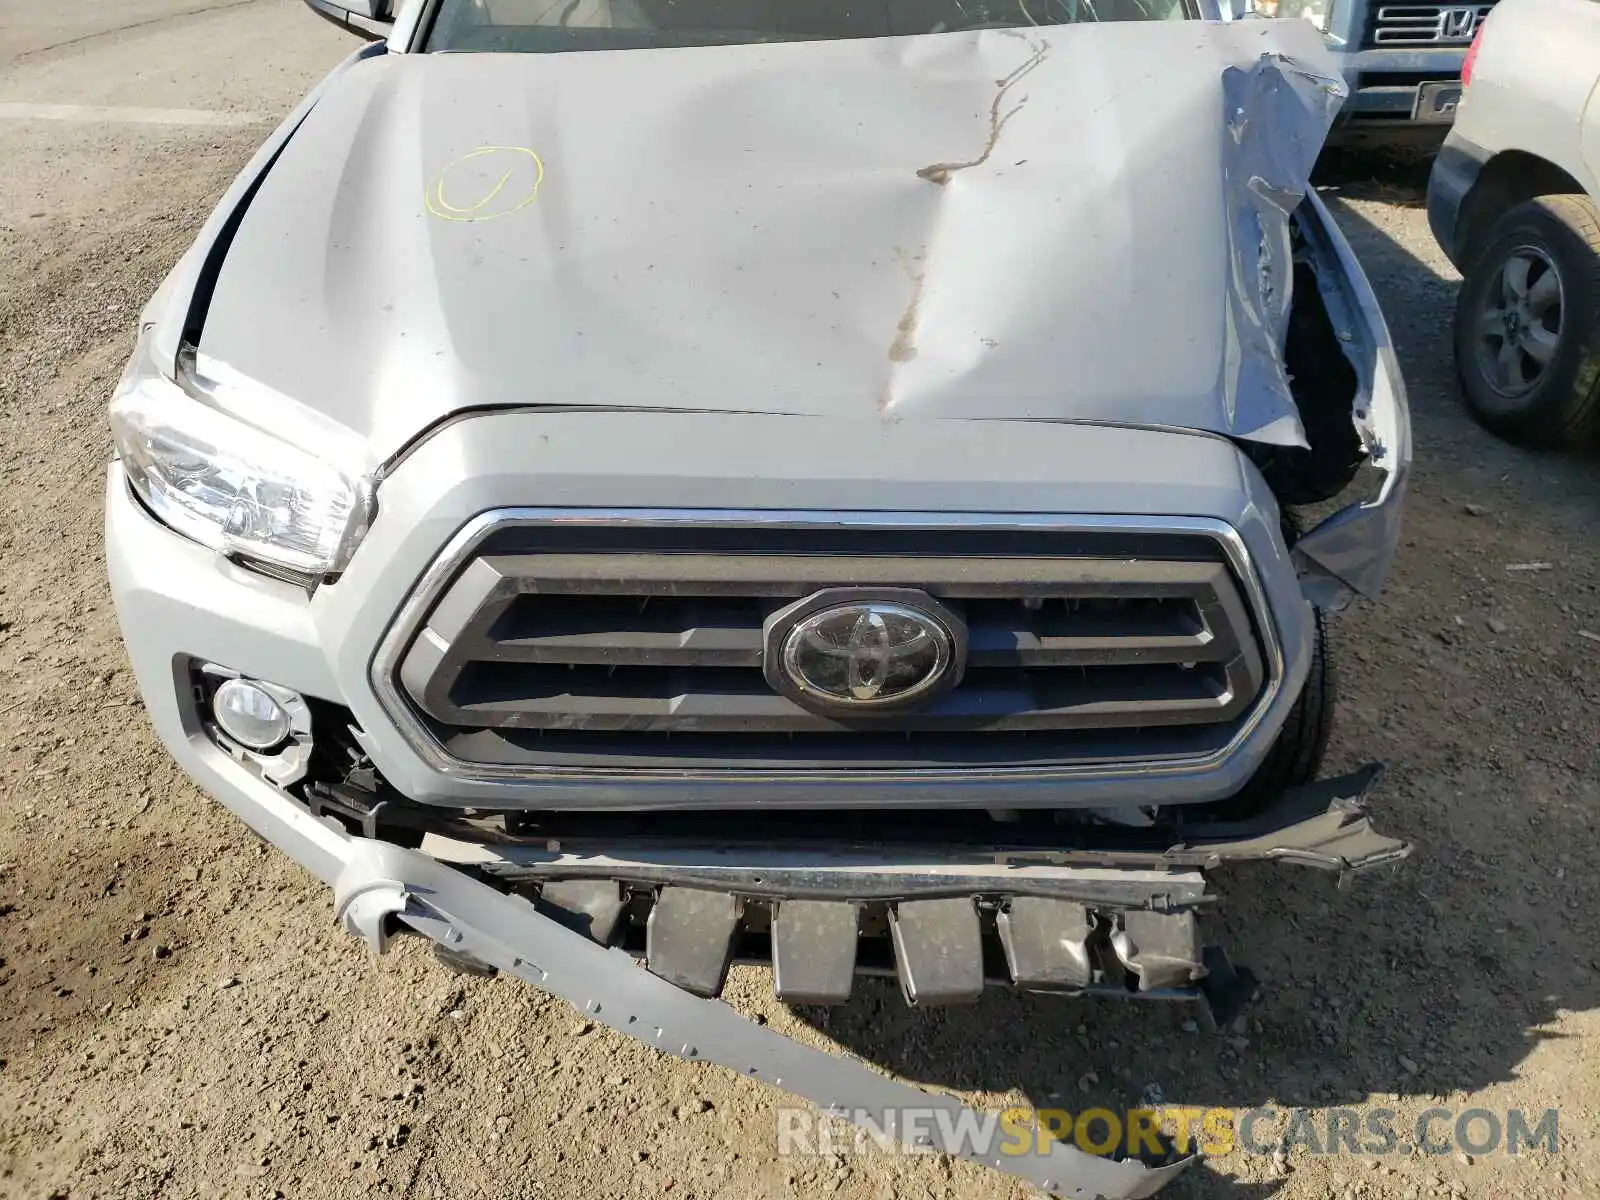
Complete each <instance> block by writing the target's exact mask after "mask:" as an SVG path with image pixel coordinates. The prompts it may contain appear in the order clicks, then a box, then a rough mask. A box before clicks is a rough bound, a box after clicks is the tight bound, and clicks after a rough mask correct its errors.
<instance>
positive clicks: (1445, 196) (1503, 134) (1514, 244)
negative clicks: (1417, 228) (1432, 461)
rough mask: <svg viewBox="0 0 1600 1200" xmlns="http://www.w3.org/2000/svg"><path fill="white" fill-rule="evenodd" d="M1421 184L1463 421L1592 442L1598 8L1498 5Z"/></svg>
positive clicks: (1570, 2)
mask: <svg viewBox="0 0 1600 1200" xmlns="http://www.w3.org/2000/svg"><path fill="white" fill-rule="evenodd" d="M1463 79H1464V80H1465V82H1466V85H1467V86H1466V93H1465V97H1464V99H1463V100H1462V103H1461V107H1460V110H1459V111H1458V113H1457V115H1456V123H1455V128H1454V129H1453V130H1452V131H1451V133H1450V136H1449V139H1448V140H1447V141H1446V142H1445V145H1444V147H1443V149H1442V150H1441V151H1440V153H1439V158H1438V160H1437V162H1436V163H1435V165H1434V168H1433V177H1432V179H1431V180H1430V182H1429V186H1428V219H1429V222H1430V224H1431V225H1432V226H1433V233H1434V236H1435V237H1436V238H1438V240H1439V244H1440V246H1442V247H1443V248H1444V251H1445V253H1446V254H1448V255H1449V256H1450V258H1451V260H1452V261H1453V262H1454V263H1455V264H1456V266H1457V267H1458V268H1459V269H1460V270H1461V273H1462V275H1463V276H1464V281H1463V283H1462V286H1461V294H1460V299H1459V301H1458V302H1457V307H1456V321H1455V355H1456V366H1457V370H1458V371H1459V373H1460V376H1461V388H1462V392H1463V394H1464V395H1465V397H1466V402H1467V407H1468V408H1470V409H1471V410H1472V414H1473V416H1475V417H1476V418H1477V419H1478V420H1479V421H1480V422H1481V423H1482V424H1483V425H1484V426H1485V427H1487V428H1488V429H1490V430H1492V431H1493V432H1495V433H1497V434H1500V435H1501V436H1502V437H1506V438H1509V439H1512V440H1514V441H1519V442H1523V443H1526V444H1529V445H1542V446H1554V445H1574V444H1580V443H1585V442H1591V441H1594V440H1595V439H1596V437H1597V435H1600V207H1597V206H1596V198H1597V197H1600V184H1597V179H1600V176H1597V172H1596V164H1597V163H1600V96H1597V95H1596V84H1597V82H1600V0H1503V3H1501V4H1500V5H1498V6H1497V7H1496V8H1495V10H1494V12H1493V13H1492V14H1491V15H1490V17H1489V19H1488V21H1486V22H1485V23H1484V25H1483V28H1482V29H1481V30H1480V31H1479V33H1478V37H1477V40H1476V41H1475V42H1474V43H1473V46H1472V50H1471V51H1470V52H1469V54H1468V58H1467V64H1466V68H1465V70H1464V71H1463Z"/></svg>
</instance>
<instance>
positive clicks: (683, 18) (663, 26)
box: [427, 0, 1194, 52]
mask: <svg viewBox="0 0 1600 1200" xmlns="http://www.w3.org/2000/svg"><path fill="white" fill-rule="evenodd" d="M1191 4H1192V0H872V2H871V3H862V2H858V0H435V4H434V12H433V23H432V26H431V28H430V32H429V34H428V42H427V47H428V49H429V50H434V51H447V52H461V51H532V52H540V51H560V50H625V49H630V48H636V47H637V48H646V47H663V46H728V45H742V44H749V43H754V42H782V41H815V40H818V39H823V38H873V37H900V36H904V35H907V34H920V33H948V32H953V31H955V30H962V29H1012V28H1026V27H1028V26H1038V25H1070V24H1074V23H1077V22H1092V21H1181V20H1185V19H1187V18H1189V17H1191V16H1193V15H1194V13H1193V12H1192V11H1191Z"/></svg>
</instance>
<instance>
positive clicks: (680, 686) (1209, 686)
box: [458, 663, 1229, 733]
mask: <svg viewBox="0 0 1600 1200" xmlns="http://www.w3.org/2000/svg"><path fill="white" fill-rule="evenodd" d="M460 686H461V688H462V690H463V691H465V692H467V693H468V694H470V695H471V697H472V699H471V700H470V701H468V702H465V703H462V704H460V705H459V706H458V711H459V713H460V715H461V716H462V717H463V718H464V719H465V720H466V721H468V722H471V721H472V720H473V718H474V717H492V718H494V720H495V721H496V722H497V723H498V724H499V725H501V726H504V727H508V728H548V727H555V728H565V727H567V726H569V725H571V724H573V723H575V722H581V724H582V726H583V727H584V728H587V729H602V728H606V729H616V730H630V731H634V732H645V731H650V730H662V731H672V730H681V731H685V732H699V733H710V732H729V733H731V732H737V731H739V730H749V729H756V730H761V731H767V732H770V731H773V730H777V729H782V730H785V731H788V732H794V733H804V732H817V731H827V730H838V729H842V728H850V727H852V726H854V727H857V728H869V729H870V728H874V727H877V728H884V727H886V726H892V727H893V728H895V729H902V730H907V731H923V730H932V729H945V728H969V727H971V726H972V725H973V724H974V723H975V722H981V723H982V724H983V725H984V727H985V728H993V729H1013V730H1016V729H1052V728H1057V727H1059V726H1061V725H1062V724H1064V723H1067V722H1069V721H1070V722H1071V723H1073V724H1076V725H1083V726H1088V725H1095V724H1099V723H1102V722H1106V721H1109V722H1110V723H1126V718H1127V716H1128V714H1129V713H1130V712H1133V711H1138V712H1141V713H1142V714H1144V715H1146V716H1151V717H1155V716H1159V718H1160V720H1161V721H1162V722H1166V723H1174V724H1176V723H1179V722H1187V721H1200V720H1208V719H1211V718H1212V717H1213V716H1214V715H1215V713H1216V712H1217V711H1218V710H1219V709H1220V708H1221V707H1222V706H1223V705H1224V704H1225V703H1226V702H1227V701H1228V700H1229V695H1228V686H1227V682H1226V680H1224V679H1222V678H1221V677H1220V676H1219V675H1218V674H1217V673H1216V672H1214V671H1204V670H1194V671H1186V670H1182V669H1180V668H1161V667H1155V668H1151V667H1115V668H1093V669H1084V668H1079V667H1070V668H1056V669H1051V670H1022V669H1012V670H974V671H972V672H970V673H969V675H968V678H967V680H966V681H965V682H964V683H963V686H961V687H960V688H957V689H956V690H955V691H954V692H952V693H950V694H949V695H948V696H946V697H944V698H943V699H942V700H940V701H939V702H938V703H937V704H934V705H932V706H930V707H928V708H926V709H919V710H915V711H912V712H908V713H902V714H899V715H896V716H885V717H869V718H860V719H856V720H852V721H848V722H846V721H837V720H832V719H829V718H827V717H823V716H819V715H818V714H816V713H813V712H811V711H810V710H808V709H805V708H802V707H801V706H800V705H798V704H796V703H795V702H794V701H792V700H790V699H788V698H787V697H785V696H782V695H779V694H778V693H777V692H774V691H773V690H772V689H770V688H768V687H766V686H765V684H764V682H763V681H762V679H761V676H760V675H759V674H757V673H755V672H750V671H740V670H721V669H715V668H693V669H682V668H661V667H618V668H608V667H600V666H580V667H566V666H550V665H532V666H531V665H527V664H506V663H475V664H473V665H472V666H471V667H469V668H468V669H467V670H466V671H465V672H463V673H462V676H461V683H460Z"/></svg>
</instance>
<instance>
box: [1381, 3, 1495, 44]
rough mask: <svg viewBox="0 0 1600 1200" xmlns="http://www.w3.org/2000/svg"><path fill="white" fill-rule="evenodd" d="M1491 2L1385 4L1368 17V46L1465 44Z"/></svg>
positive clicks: (1488, 10) (1492, 6)
mask: <svg viewBox="0 0 1600 1200" xmlns="http://www.w3.org/2000/svg"><path fill="white" fill-rule="evenodd" d="M1493 8H1494V5H1493V4H1492V3H1491V4H1385V5H1382V6H1379V7H1377V8H1374V9H1373V10H1372V15H1371V16H1370V17H1369V18H1368V21H1369V25H1368V29H1367V45H1368V46H1391V47H1392V46H1465V45H1467V44H1469V43H1470V42H1471V41H1472V39H1473V37H1474V36H1475V35H1476V34H1477V32H1478V26H1480V25H1482V24H1483V19H1484V18H1485V17H1487V16H1488V15H1489V12H1490V10H1491V9H1493Z"/></svg>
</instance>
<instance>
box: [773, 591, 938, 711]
mask: <svg viewBox="0 0 1600 1200" xmlns="http://www.w3.org/2000/svg"><path fill="white" fill-rule="evenodd" d="M846 594H848V593H846ZM831 598H832V596H831V595H830V593H826V592H824V593H819V594H818V595H817V596H814V597H812V598H811V599H810V600H809V601H806V602H803V603H802V605H800V606H798V608H799V611H794V610H791V612H790V614H788V619H787V620H784V621H782V622H780V623H779V627H778V628H777V629H776V630H775V631H774V633H775V634H776V636H775V637H774V639H773V641H772V642H771V643H769V645H770V650H771V651H775V652H776V655H775V657H776V660H777V661H776V664H775V665H776V667H777V672H776V674H777V679H776V680H775V681H774V682H775V683H777V684H778V686H779V688H780V690H782V691H784V692H787V693H788V694H789V695H790V696H791V697H792V698H794V699H795V700H797V701H798V702H800V703H801V704H804V705H806V706H807V707H809V708H813V709H817V710H820V711H823V712H830V711H831V712H834V713H838V714H840V715H844V714H847V713H852V712H857V713H865V712H870V711H872V710H874V709H886V708H896V707H903V706H907V705H911V704H915V703H917V702H918V701H925V700H929V699H931V698H932V697H933V696H934V695H935V694H937V693H938V692H940V691H941V690H942V689H943V688H945V687H947V686H949V685H952V684H953V683H954V682H955V676H956V675H957V674H958V673H959V665H960V664H959V658H960V654H961V651H962V650H963V649H964V643H965V636H964V635H965V629H964V628H962V627H961V622H960V621H959V620H958V619H956V618H955V617H953V615H952V614H950V613H949V612H948V611H946V610H945V609H944V607H943V606H942V605H940V604H939V603H938V602H937V601H935V600H934V599H933V598H932V597H931V596H926V595H925V594H923V593H920V592H911V593H909V597H908V598H907V599H905V600H901V599H898V598H894V599H890V598H880V597H877V596H874V597H863V598H861V599H858V600H853V601H846V602H843V603H828V601H829V600H830V599H831ZM919 601H920V602H919Z"/></svg>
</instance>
